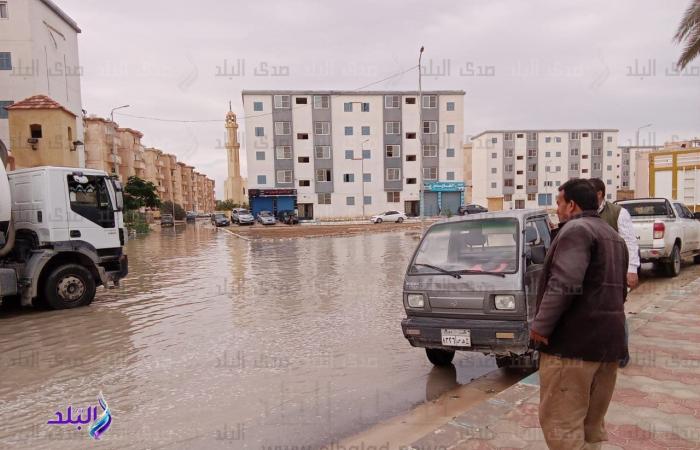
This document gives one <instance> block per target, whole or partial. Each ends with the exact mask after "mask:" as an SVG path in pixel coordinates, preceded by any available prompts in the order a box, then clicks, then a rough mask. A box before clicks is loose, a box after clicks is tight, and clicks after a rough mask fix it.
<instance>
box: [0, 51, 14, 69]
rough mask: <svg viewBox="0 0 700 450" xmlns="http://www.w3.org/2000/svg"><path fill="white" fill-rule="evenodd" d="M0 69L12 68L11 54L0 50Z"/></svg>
mask: <svg viewBox="0 0 700 450" xmlns="http://www.w3.org/2000/svg"><path fill="white" fill-rule="evenodd" d="M0 70H12V54H11V53H10V52H0Z"/></svg>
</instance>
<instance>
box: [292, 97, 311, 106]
mask: <svg viewBox="0 0 700 450" xmlns="http://www.w3.org/2000/svg"><path fill="white" fill-rule="evenodd" d="M295 100H296V104H297V105H306V104H308V101H309V99H307V98H306V97H297V98H296V99H295Z"/></svg>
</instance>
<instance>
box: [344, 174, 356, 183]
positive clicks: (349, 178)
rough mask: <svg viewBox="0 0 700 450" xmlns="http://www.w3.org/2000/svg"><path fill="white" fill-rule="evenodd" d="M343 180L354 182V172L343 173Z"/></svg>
mask: <svg viewBox="0 0 700 450" xmlns="http://www.w3.org/2000/svg"><path fill="white" fill-rule="evenodd" d="M343 182H344V183H354V182H355V174H354V173H346V174H343Z"/></svg>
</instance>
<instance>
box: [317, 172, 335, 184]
mask: <svg viewBox="0 0 700 450" xmlns="http://www.w3.org/2000/svg"><path fill="white" fill-rule="evenodd" d="M316 181H317V182H318V183H326V182H329V181H331V170H330V169H316Z"/></svg>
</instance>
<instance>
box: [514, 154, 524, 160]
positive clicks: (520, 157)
mask: <svg viewBox="0 0 700 450" xmlns="http://www.w3.org/2000/svg"><path fill="white" fill-rule="evenodd" d="M515 159H517V160H518V161H522V160H523V155H518V156H517V157H516V158H515Z"/></svg>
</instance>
